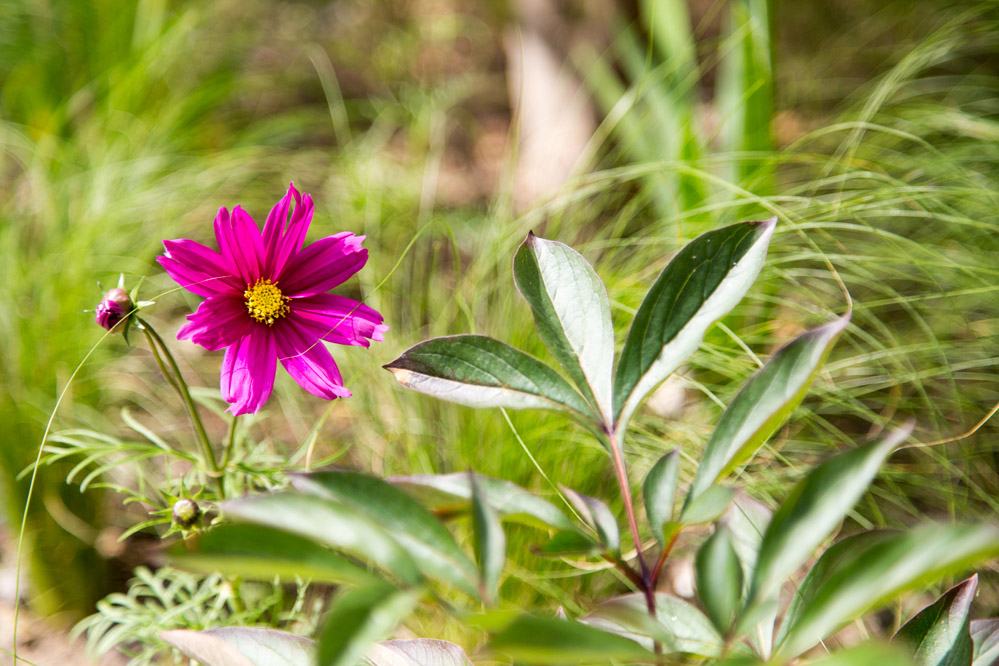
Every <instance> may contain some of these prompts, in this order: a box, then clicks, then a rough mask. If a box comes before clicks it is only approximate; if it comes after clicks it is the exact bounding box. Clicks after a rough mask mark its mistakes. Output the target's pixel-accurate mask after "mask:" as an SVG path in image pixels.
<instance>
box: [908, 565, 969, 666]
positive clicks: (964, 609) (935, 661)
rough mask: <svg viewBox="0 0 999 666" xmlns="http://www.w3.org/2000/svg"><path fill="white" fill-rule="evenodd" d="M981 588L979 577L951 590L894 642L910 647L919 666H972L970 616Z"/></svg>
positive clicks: (921, 613) (911, 623)
mask: <svg viewBox="0 0 999 666" xmlns="http://www.w3.org/2000/svg"><path fill="white" fill-rule="evenodd" d="M977 588H978V574H975V575H974V576H972V577H971V578H969V579H967V580H966V581H964V582H962V583H959V584H957V585H955V586H954V587H952V588H950V589H949V590H947V592H945V593H944V595H943V596H942V597H940V598H939V599H937V600H936V601H935V602H934V603H932V604H931V605H929V606H927V607H926V608H924V609H923V610H921V611H919V613H917V614H916V616H915V617H913V618H912V619H911V620H909V621H908V622H906V623H905V624H904V625H902V628H901V629H899V630H898V631H897V632H896V633H895V636H894V637H892V642H893V643H899V644H901V645H904V646H906V647H908V648H909V650H910V652H911V653H913V654H914V655H915V663H916V665H917V666H968V664H970V663H971V655H972V652H973V649H972V643H971V632H970V631H969V627H970V624H971V618H970V617H969V614H968V613H969V611H970V610H971V602H972V600H973V599H974V598H975V590H976V589H977Z"/></svg>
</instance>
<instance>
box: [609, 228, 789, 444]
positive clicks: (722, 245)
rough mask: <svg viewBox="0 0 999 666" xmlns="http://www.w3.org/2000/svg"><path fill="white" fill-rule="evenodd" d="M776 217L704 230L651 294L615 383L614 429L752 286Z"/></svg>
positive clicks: (641, 309)
mask: <svg viewBox="0 0 999 666" xmlns="http://www.w3.org/2000/svg"><path fill="white" fill-rule="evenodd" d="M776 224H777V218H771V219H769V220H766V221H765V222H742V223H740V224H734V225H732V226H728V227H723V228H721V229H716V230H714V231H709V232H708V233H706V234H702V235H701V236H698V237H697V238H695V239H694V240H693V241H691V242H690V243H688V244H687V245H686V247H684V248H683V249H682V250H680V252H679V253H677V255H676V257H674V258H673V260H672V261H671V262H670V263H669V265H668V266H666V269H665V270H664V271H663V272H662V274H661V275H660V276H659V278H658V279H657V280H656V282H655V284H654V285H652V288H651V289H650V290H649V293H648V294H646V296H645V300H644V301H643V302H642V305H641V306H640V307H639V308H638V312H637V313H636V314H635V319H634V321H633V322H632V324H631V330H630V331H628V339H627V340H626V341H625V343H624V349H623V350H622V351H621V359H620V362H619V364H618V370H617V377H616V379H615V383H614V412H615V414H616V419H615V420H616V422H615V428H616V429H618V430H619V431H621V430H622V429H623V428H624V426H625V425H626V424H627V422H628V419H629V418H630V417H631V414H632V413H633V412H634V411H635V409H636V408H637V407H638V404H639V403H640V402H641V401H642V399H643V398H644V397H645V396H646V395H647V394H648V393H649V391H651V390H652V389H654V388H655V387H656V386H658V385H659V383H660V382H662V381H663V380H664V379H666V377H668V376H669V375H670V374H671V373H672V372H673V371H674V370H676V369H677V367H679V366H680V364H681V363H683V361H685V360H686V359H687V357H689V356H690V355H691V354H693V353H694V352H695V351H696V350H697V348H698V347H699V346H700V345H701V341H702V340H703V339H704V333H705V332H706V331H707V330H708V328H710V327H711V325H712V324H714V323H715V322H716V321H717V320H718V319H720V318H721V317H722V316H723V315H724V314H725V313H727V312H728V311H729V310H731V309H732V308H733V307H734V306H735V304H736V303H738V302H739V301H740V300H742V297H743V296H745V295H746V292H747V291H749V287H750V286H751V285H752V283H753V281H754V280H755V279H756V276H757V275H758V274H759V272H760V268H762V266H763V261H764V259H765V258H766V254H767V246H768V244H769V243H770V237H771V235H773V230H774V227H775V226H776Z"/></svg>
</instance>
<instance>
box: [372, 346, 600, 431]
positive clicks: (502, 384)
mask: <svg viewBox="0 0 999 666" xmlns="http://www.w3.org/2000/svg"><path fill="white" fill-rule="evenodd" d="M385 369H386V370H389V371H390V372H392V374H393V375H395V378H396V379H397V380H398V381H399V383H400V384H402V385H403V386H405V387H406V388H411V389H413V390H414V391H419V392H421V393H426V394H427V395H432V396H434V397H436V398H441V399H442V400H450V401H451V402H457V403H460V404H462V405H468V406H469V407H509V408H511V409H526V408H529V407H533V408H537V409H559V410H563V411H569V412H574V413H576V414H579V415H582V416H583V417H585V418H587V419H593V418H594V417H593V415H592V410H591V409H590V408H589V406H588V405H587V403H586V401H585V400H584V399H583V397H582V396H581V395H580V394H579V393H578V392H577V391H576V390H575V389H574V388H572V386H570V385H569V383H568V382H567V381H565V380H564V379H562V377H560V376H559V374H558V373H557V372H555V371H554V370H552V369H551V368H549V367H548V366H547V365H545V364H544V363H542V362H541V361H539V360H538V359H536V358H534V357H533V356H528V355H527V354H525V353H524V352H522V351H520V350H518V349H514V348H513V347H511V346H510V345H506V344H503V343H502V342H500V341H498V340H493V339H492V338H488V337H485V336H482V335H455V336H450V337H443V338H433V339H432V340H427V341H426V342H421V343H420V344H418V345H416V346H415V347H410V348H409V349H407V350H406V351H405V352H403V354H402V356H400V357H399V358H397V359H396V360H394V361H392V362H391V363H389V364H388V365H386V366H385Z"/></svg>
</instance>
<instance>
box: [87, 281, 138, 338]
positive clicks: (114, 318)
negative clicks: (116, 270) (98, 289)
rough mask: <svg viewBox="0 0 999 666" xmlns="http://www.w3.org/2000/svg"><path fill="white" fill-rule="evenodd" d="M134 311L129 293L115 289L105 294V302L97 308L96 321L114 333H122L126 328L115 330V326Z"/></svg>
mask: <svg viewBox="0 0 999 666" xmlns="http://www.w3.org/2000/svg"><path fill="white" fill-rule="evenodd" d="M133 309H134V306H133V305H132V299H131V298H129V297H128V292H127V291H125V290H124V289H119V288H117V287H116V288H114V289H112V290H110V291H109V292H108V293H106V294H104V298H103V300H101V303H100V305H98V306H97V316H95V317H94V321H95V322H97V323H98V324H100V325H101V326H103V327H104V328H106V329H107V330H109V331H111V330H112V329H114V330H113V332H114V333H117V332H119V331H121V330H122V329H123V328H124V327H123V326H119V327H118V328H114V326H115V324H117V323H118V322H120V321H121V320H122V319H124V318H125V317H126V316H127V315H128V313H129V312H131V311H132V310H133Z"/></svg>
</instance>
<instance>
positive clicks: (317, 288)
mask: <svg viewBox="0 0 999 666" xmlns="http://www.w3.org/2000/svg"><path fill="white" fill-rule="evenodd" d="M363 240H364V236H355V235H354V234H352V233H350V232H349V231H344V232H342V233H339V234H336V235H335V236H329V237H327V238H323V239H320V240H318V241H316V242H315V243H313V244H312V245H310V246H309V247H307V248H305V249H304V250H302V252H300V253H299V254H298V256H296V257H294V258H293V259H292V260H291V261H289V262H288V265H287V266H286V267H285V269H284V271H283V272H282V274H281V276H280V278H279V284H280V285H281V291H282V292H284V294H285V296H290V297H291V298H303V297H306V296H314V295H316V294H322V293H325V292H327V291H329V290H330V289H332V288H333V287H336V286H337V285H340V284H343V283H344V282H345V281H346V280H347V278H349V277H350V276H351V275H353V274H354V273H356V272H357V271H359V270H361V268H362V267H363V266H364V264H365V262H367V261H368V251H367V250H365V249H364V248H362V247H361V242H362V241H363Z"/></svg>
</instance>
